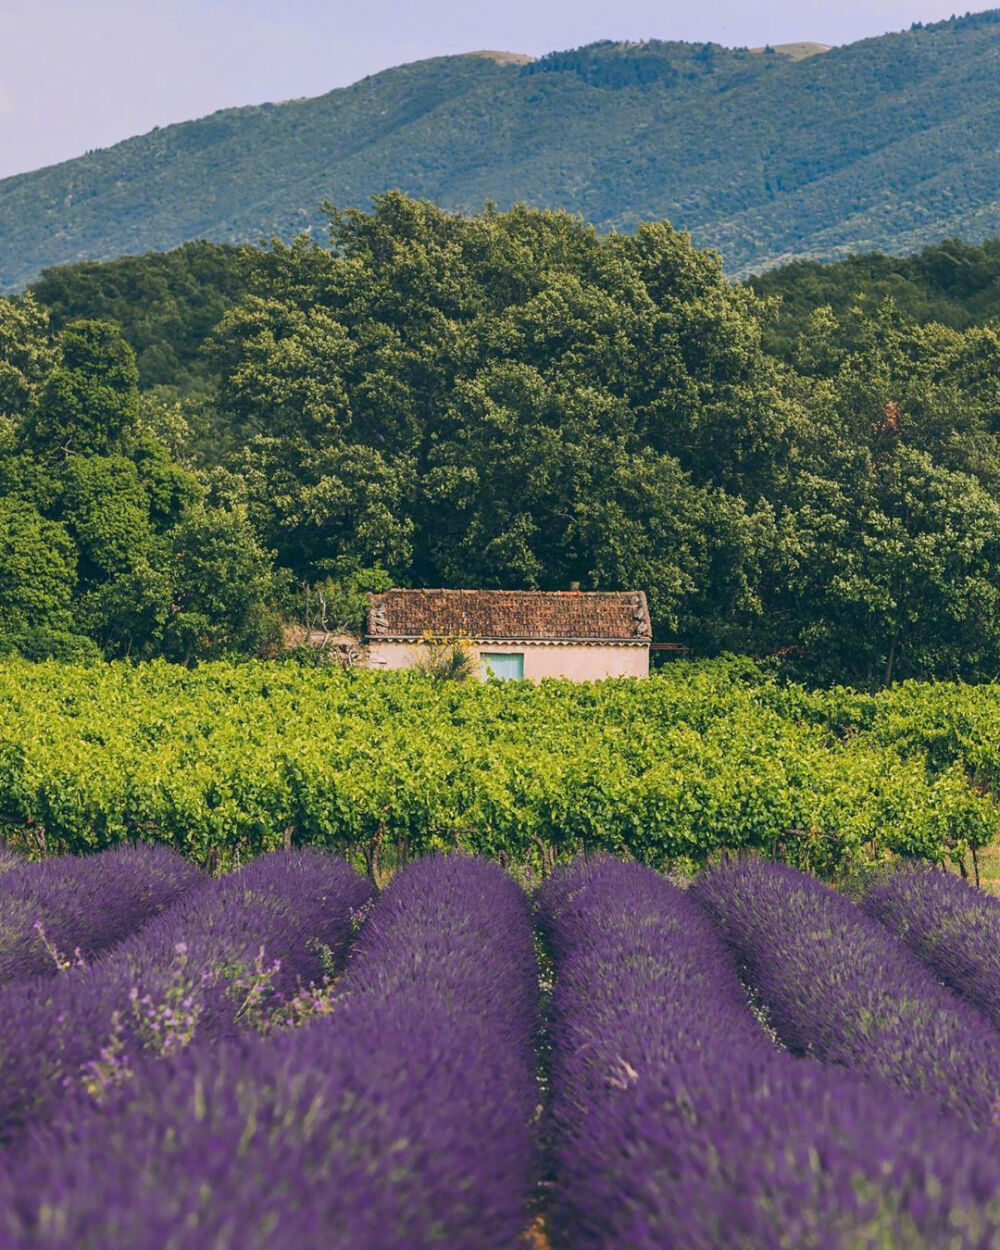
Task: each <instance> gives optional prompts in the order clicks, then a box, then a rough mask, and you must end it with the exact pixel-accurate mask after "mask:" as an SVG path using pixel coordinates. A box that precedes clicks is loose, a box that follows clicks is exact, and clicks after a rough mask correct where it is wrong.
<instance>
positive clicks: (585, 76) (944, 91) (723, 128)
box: [0, 9, 1000, 292]
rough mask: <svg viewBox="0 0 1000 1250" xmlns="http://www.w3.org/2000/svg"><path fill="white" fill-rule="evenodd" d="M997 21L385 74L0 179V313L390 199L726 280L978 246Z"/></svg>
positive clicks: (607, 49) (227, 112) (989, 189)
mask: <svg viewBox="0 0 1000 1250" xmlns="http://www.w3.org/2000/svg"><path fill="white" fill-rule="evenodd" d="M998 51H1000V10H997V9H994V10H990V11H987V12H980V13H968V14H966V15H965V16H956V17H953V18H951V19H949V20H947V21H942V22H934V23H931V24H929V25H924V24H922V23H919V22H918V23H915V24H914V25H913V26H912V27H911V28H910V29H908V30H905V31H898V32H894V33H891V34H886V35H882V36H879V37H878V38H873V39H863V40H860V41H859V42H857V43H851V44H847V45H845V46H843V47H838V48H832V49H829V50H825V51H824V50H823V49H822V47H821V46H820V45H815V44H814V45H811V46H810V45H800V46H799V47H798V48H794V47H793V48H791V49H788V48H786V49H784V50H782V49H780V48H778V49H776V48H760V49H757V50H752V49H749V48H726V47H723V46H721V45H720V44H716V43H682V42H678V41H664V40H657V39H653V40H648V41H643V42H638V43H637V42H611V41H603V42H600V43H594V44H590V45H588V46H586V47H582V48H575V49H569V50H564V51H555V52H551V53H549V54H548V55H546V56H542V57H540V58H539V59H537V60H532V59H531V58H530V57H526V56H519V55H517V54H516V52H515V53H510V52H506V53H505V52H479V53H470V54H468V55H462V56H440V57H433V58H431V59H430V60H424V61H417V62H414V63H412V64H407V65H399V66H396V67H394V68H392V69H387V70H385V71H383V72H382V73H379V74H374V75H372V76H371V77H367V78H364V79H362V80H361V81H360V82H356V83H354V84H353V85H351V86H348V87H343V88H338V89H337V90H334V91H330V92H328V93H327V94H325V95H322V96H318V97H315V98H310V99H296V100H285V101H282V102H281V103H268V104H255V105H252V106H249V107H242V108H228V109H223V110H220V111H219V112H216V113H213V114H211V115H210V116H208V117H202V118H199V119H197V120H194V121H189V122H183V123H180V124H178V125H170V126H163V127H157V128H156V129H154V130H152V131H151V132H149V133H148V134H144V135H137V136H134V137H133V138H130V139H127V140H125V141H124V142H122V143H117V144H115V145H114V146H112V147H109V148H105V149H99V150H96V151H90V152H87V153H85V154H84V155H81V156H79V157H77V158H76V159H74V160H70V161H64V162H63V163H61V164H59V165H53V166H50V167H48V168H45V169H39V170H35V171H32V172H30V173H23V174H18V175H16V176H14V177H10V178H4V179H2V180H0V239H2V240H3V247H2V248H0V292H6V291H21V290H22V289H23V288H24V287H25V285H26V284H28V283H30V282H33V281H35V280H37V278H38V275H39V273H40V272H41V270H43V269H45V268H48V267H51V266H53V265H59V264H65V263H71V262H75V261H79V260H84V259H88V260H89V259H111V258H114V257H118V256H122V255H125V254H141V253H144V252H148V251H150V250H154V249H155V250H158V251H167V250H169V249H171V248H175V247H178V246H179V245H180V244H182V243H184V242H188V241H191V240H194V239H211V240H214V241H216V242H229V243H238V242H244V241H246V242H253V241H255V240H257V239H260V238H261V237H265V238H269V237H271V236H276V237H279V238H282V239H284V240H285V241H286V242H288V241H290V240H291V239H292V238H294V237H295V236H296V235H297V234H299V233H300V232H302V231H303V230H309V231H312V232H313V233H314V236H315V237H316V238H317V239H321V238H324V237H325V221H324V218H323V214H322V212H321V211H320V208H319V206H320V204H321V202H322V200H323V198H324V197H325V196H329V197H330V198H331V199H333V200H334V201H336V202H337V203H338V204H359V205H367V204H368V203H369V200H370V197H371V196H373V195H378V194H380V193H382V192H385V191H389V190H392V189H394V188H399V189H401V190H403V191H405V192H407V193H408V194H410V195H412V196H415V197H420V198H426V199H430V200H433V201H434V202H435V203H436V204H440V205H442V206H443V207H445V208H448V209H450V210H452V211H456V212H466V213H471V212H475V211H477V210H478V209H479V208H480V207H481V205H482V204H483V203H484V202H486V201H494V202H496V203H497V205H498V206H499V207H500V208H504V209H506V208H510V207H512V206H513V205H514V204H516V203H526V204H530V205H532V206H534V207H536V208H550V209H564V210H566V211H568V212H572V213H574V214H579V215H580V216H582V217H583V218H584V219H585V220H587V221H589V222H592V223H593V224H594V225H595V226H596V227H597V228H598V229H599V230H601V231H604V232H608V231H612V230H618V231H622V232H631V231H633V230H635V229H636V228H637V227H638V226H639V225H640V224H641V223H642V222H648V221H658V220H663V219H668V220H670V221H671V222H673V223H675V224H676V225H677V226H679V227H681V228H683V229H685V230H690V231H691V233H692V237H693V238H694V240H695V242H696V243H697V244H698V245H699V246H702V247H714V248H718V249H719V251H720V252H721V253H722V255H723V257H724V258H725V262H726V265H727V267H728V269H729V272H730V273H731V275H733V276H740V277H742V276H746V275H748V274H751V273H759V272H760V271H762V270H764V269H767V268H769V267H770V266H773V265H779V264H782V263H783V262H785V261H788V260H791V259H793V258H794V259H819V260H830V259H836V258H842V257H843V256H845V255H847V254H849V253H851V252H858V251H867V250H871V249H872V248H879V249H881V250H883V251H887V252H892V253H905V252H912V251H915V250H916V249H918V248H920V247H922V246H926V245H928V244H934V243H937V242H938V241H939V240H940V239H942V238H945V237H947V236H950V235H961V236H962V237H963V238H965V239H968V240H970V241H972V242H979V241H980V240H982V239H984V238H985V237H987V236H988V235H995V234H997V233H998V231H1000V177H998V174H1000V166H998V164H997V159H996V142H995V136H996V115H997V104H998V98H997V86H998V78H997V72H996V64H997V56H998Z"/></svg>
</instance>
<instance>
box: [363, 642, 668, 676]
mask: <svg viewBox="0 0 1000 1250" xmlns="http://www.w3.org/2000/svg"><path fill="white" fill-rule="evenodd" d="M474 649H475V650H476V651H477V652H480V651H488V652H492V653H494V654H497V653H499V654H501V655H503V654H510V653H511V652H520V653H521V654H523V656H524V676H525V678H526V679H527V680H531V681H541V680H542V678H544V677H567V678H569V680H570V681H599V680H601V679H602V678H604V677H648V676H649V648H648V646H645V645H642V646H625V647H611V646H601V645H600V644H599V643H596V644H593V645H590V646H580V645H577V644H574V643H544V642H543V643H538V642H530V643H502V642H496V643H494V642H490V643H482V644H477V645H476V647H475V648H474ZM419 651H420V644H418V643H409V642H379V641H377V640H375V641H372V642H370V643H369V644H368V667H369V668H384V669H390V668H412V667H413V665H414V663H415V661H416V657H417V655H418V653H419Z"/></svg>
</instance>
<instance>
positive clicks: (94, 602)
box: [0, 298, 275, 663]
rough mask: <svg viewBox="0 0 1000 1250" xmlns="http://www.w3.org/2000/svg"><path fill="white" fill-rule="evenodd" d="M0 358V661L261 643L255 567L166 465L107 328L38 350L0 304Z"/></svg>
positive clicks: (69, 335) (230, 515) (262, 587)
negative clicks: (0, 656) (17, 656)
mask: <svg viewBox="0 0 1000 1250" xmlns="http://www.w3.org/2000/svg"><path fill="white" fill-rule="evenodd" d="M0 353H2V355H0V654H6V653H10V652H11V651H13V652H17V653H20V654H23V655H27V656H30V657H35V656H51V655H56V656H63V657H66V658H70V657H73V658H87V657H91V658H93V657H98V656H100V654H101V653H102V652H103V654H105V655H108V656H116V655H117V656H131V657H134V658H136V659H140V658H142V657H143V656H148V655H169V656H172V658H174V659H177V660H181V661H183V662H187V663H190V662H192V661H193V660H194V659H196V658H197V657H198V656H199V655H202V656H203V655H209V654H212V653H213V652H216V653H218V652H227V651H230V652H239V651H246V650H248V649H252V648H254V647H256V646H259V645H261V644H262V643H263V642H264V640H265V639H266V638H268V637H269V636H272V635H273V633H274V630H275V622H274V619H273V616H272V615H271V612H270V608H269V604H270V602H271V600H272V599H273V597H274V586H275V582H274V573H273V569H272V566H271V560H270V556H269V553H268V552H267V551H266V550H265V549H264V548H263V547H262V546H261V544H260V542H259V540H258V538H257V535H256V534H255V533H254V530H253V528H252V526H251V525H250V522H249V520H248V519H247V517H246V514H245V510H244V509H241V508H240V507H239V506H232V507H227V506H220V505H218V504H216V503H213V502H211V501H209V500H207V499H206V497H205V496H206V490H205V486H204V484H203V483H202V482H201V481H199V480H198V478H197V477H195V476H194V474H192V473H191V472H190V471H189V470H188V469H186V468H184V467H183V466H182V465H181V464H179V463H178V462H177V461H176V460H175V459H174V458H173V457H172V456H171V454H170V451H169V450H168V448H167V446H166V444H165V443H164V441H163V440H162V439H161V438H160V437H159V436H158V433H157V431H156V429H155V428H154V425H153V423H151V421H150V419H149V416H148V413H144V411H143V405H142V402H141V400H140V394H139V385H138V373H137V370H136V363H135V353H134V352H133V350H132V348H131V347H130V346H129V344H128V343H126V342H125V340H124V339H123V338H122V337H121V334H120V333H119V331H118V330H117V329H116V328H115V326H114V325H112V324H111V323H110V322H106V321H94V320H76V321H72V322H70V323H69V324H68V325H66V326H65V327H64V328H63V329H62V330H60V331H59V332H58V333H57V334H55V335H49V334H47V333H46V317H45V314H44V313H43V311H42V310H41V309H40V307H39V306H38V305H37V304H36V303H35V301H34V300H33V299H30V298H29V299H27V300H25V301H24V302H23V303H20V304H18V305H14V304H10V303H5V302H0Z"/></svg>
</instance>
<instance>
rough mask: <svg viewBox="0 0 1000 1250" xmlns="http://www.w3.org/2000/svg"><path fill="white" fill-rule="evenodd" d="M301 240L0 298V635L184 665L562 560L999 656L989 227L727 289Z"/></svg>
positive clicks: (607, 239) (939, 660) (863, 652)
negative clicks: (372, 604) (405, 588)
mask: <svg viewBox="0 0 1000 1250" xmlns="http://www.w3.org/2000/svg"><path fill="white" fill-rule="evenodd" d="M330 225H331V242H330V245H329V246H321V245H319V244H318V243H316V242H315V241H313V240H310V239H305V238H303V239H301V240H300V241H298V242H297V243H295V244H293V245H290V246H289V245H284V244H280V243H276V244H274V245H273V246H272V247H269V248H241V249H235V248H229V247H224V246H220V245H214V244H207V243H199V244H189V245H187V246H185V247H184V248H181V249H179V250H178V251H176V252H172V253H168V254H166V255H155V254H154V255H150V256H146V257H135V258H126V259H124V260H120V261H115V262H111V263H108V264H86V265H74V266H68V267H64V268H61V269H57V270H51V271H48V272H47V273H46V274H45V275H44V276H43V277H42V279H41V280H40V281H39V282H38V283H37V284H36V286H35V288H34V289H33V291H32V292H30V293H29V294H28V295H27V296H25V297H24V298H22V299H12V300H7V301H0V414H3V415H0V512H2V513H3V516H2V518H0V521H2V528H3V533H4V540H3V544H2V545H0V648H2V649H6V650H8V651H10V650H16V651H21V652H22V653H25V654H29V655H44V654H48V653H50V652H53V651H54V652H57V653H62V654H74V655H77V654H85V653H88V652H89V653H91V654H95V655H96V654H104V655H106V656H132V657H141V656H151V655H159V654H165V655H168V656H170V657H172V658H175V659H178V660H181V661H186V662H188V663H191V662H194V661H195V660H197V659H198V658H200V657H204V656H210V655H218V654H220V653H227V652H230V653H231V652H236V653H252V652H259V651H260V650H261V648H265V649H266V648H267V647H269V646H270V647H274V646H275V645H276V641H277V638H278V632H279V627H280V623H281V620H282V619H287V618H288V617H289V616H290V615H294V614H295V613H296V612H298V611H300V607H299V605H300V603H302V602H304V601H305V599H306V596H305V594H304V588H306V587H315V586H316V585H317V584H318V583H322V584H323V587H324V593H323V595H322V596H321V600H322V602H323V603H325V604H326V605H328V608H329V610H330V611H331V612H332V613H333V614H334V615H335V616H337V617H338V623H339V622H340V620H342V621H343V623H349V621H350V620H351V619H352V618H354V617H356V614H357V610H358V605H359V602H360V596H361V592H362V591H363V590H364V589H366V588H368V587H379V586H384V585H386V584H387V583H390V582H395V583H397V584H413V585H450V586H487V587H488V586H495V587H540V588H557V587H564V586H566V585H568V584H570V583H571V582H574V581H576V582H580V583H581V584H582V585H583V586H585V587H590V588H616V587H626V586H629V587H631V586H637V587H642V588H644V589H645V590H646V591H647V592H648V594H649V598H650V604H651V608H652V613H653V618H654V627H655V629H656V632H657V635H658V636H659V637H661V638H672V639H678V640H680V641H683V642H685V643H687V644H688V645H689V646H690V647H691V648H692V650H693V651H694V652H695V653H696V654H711V653H715V652H718V651H721V650H735V651H741V652H748V653H751V654H754V655H756V656H772V657H775V661H774V662H775V663H780V664H781V665H783V666H785V667H788V668H791V669H794V670H796V671H798V672H800V673H803V672H804V673H806V674H808V675H809V676H810V677H811V678H814V679H817V680H844V681H854V682H862V683H864V682H871V683H879V682H888V681H892V680H895V679H896V678H898V677H901V676H960V677H966V678H978V677H983V676H994V675H995V674H996V673H997V671H998V670H1000V336H998V333H997V330H996V328H995V327H994V326H993V325H992V324H991V321H990V318H991V317H992V316H994V315H995V312H996V308H997V304H998V303H1000V295H998V282H997V277H998V275H1000V243H998V242H996V241H994V242H991V243H987V244H985V245H984V246H983V247H981V248H973V247H967V246H965V245H962V244H960V243H957V242H954V241H948V242H946V243H944V244H942V245H941V246H940V247H938V248H930V249H927V250H925V251H924V252H922V253H920V254H919V255H917V256H914V257H910V258H906V259H892V258H889V257H883V256H864V257H852V258H850V259H849V260H847V261H844V262H841V263H839V264H836V265H830V266H819V265H793V266H789V267H788V268H786V269H784V270H779V271H776V272H775V273H773V274H770V275H767V276H766V277H765V278H761V279H758V280H755V282H754V284H753V286H752V287H748V286H734V285H733V284H731V283H730V282H729V281H728V280H727V279H726V278H725V277H724V275H723V273H722V270H721V266H720V262H719V260H718V258H717V257H716V256H715V255H714V254H713V253H710V252H701V251H698V250H697V249H695V248H694V247H693V246H692V245H691V243H690V241H689V239H688V237H687V236H686V235H684V234H682V233H680V232H677V231H674V230H672V229H671V228H670V227H669V226H668V225H666V224H664V223H661V224H651V225H646V226H643V227H642V228H641V229H640V230H639V231H638V232H637V233H636V234H634V235H611V236H602V235H599V234H598V233H597V232H596V231H594V230H593V229H592V228H590V227H588V226H585V225H583V224H582V223H581V222H580V221H579V220H578V219H577V218H574V217H572V216H570V215H568V214H561V213H545V212H539V211H535V210H530V209H527V208H515V209H513V210H511V211H509V212H499V211H496V210H488V211H486V212H484V213H482V214H480V215H479V216H476V217H463V216H458V215H452V214H449V213H447V212H444V211H443V210H441V209H439V208H436V207H434V206H433V205H431V204H429V203H427V202H423V201H414V200H411V199H408V198H407V197H405V196H403V195H402V194H399V193H389V194H387V195H385V196H382V197H380V198H379V199H378V200H377V201H376V202H375V206H374V209H373V211H372V212H370V213H364V212H361V211H353V210H352V211H348V212H343V213H341V212H336V211H333V210H331V214H330ZM773 296H780V302H779V301H778V300H776V299H772V298H770V297H773ZM309 602H310V603H315V602H317V598H316V597H315V596H312V595H310V596H309Z"/></svg>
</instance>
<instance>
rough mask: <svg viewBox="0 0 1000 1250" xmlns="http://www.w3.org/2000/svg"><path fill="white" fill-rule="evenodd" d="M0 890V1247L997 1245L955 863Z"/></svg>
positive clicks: (108, 883) (994, 1127)
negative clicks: (847, 885)
mask: <svg viewBox="0 0 1000 1250" xmlns="http://www.w3.org/2000/svg"><path fill="white" fill-rule="evenodd" d="M0 874H2V875H0V1243H2V1244H3V1245H4V1247H9V1248H10V1250H107V1248H109V1247H119V1246H120V1247H125V1246H127V1247H129V1248H130V1250H163V1248H164V1247H169V1250H203V1248H204V1247H212V1248H213V1250H237V1248H238V1250H265V1247H266V1248H267V1250H301V1247H304V1246H320V1245H323V1246H336V1247H345V1248H346V1247H351V1248H352V1250H417V1248H420V1247H432V1246H447V1247H449V1248H450V1250H451V1248H454V1250H491V1248H493V1247H496V1248H497V1250H512V1248H516V1247H518V1246H521V1247H523V1248H524V1250H542V1248H545V1247H551V1248H552V1250H587V1248H588V1247H592V1248H595V1250H596V1248H599V1247H600V1248H610V1247H619V1246H628V1247H630V1248H635V1250H654V1248H655V1250H661V1248H662V1247H665V1246H678V1247H680V1246H683V1247H685V1250H720V1248H721V1250H725V1248H727V1247H732V1248H733V1250H736V1248H742V1250H758V1248H759V1250H775V1248H777V1250H888V1248H890V1247H893V1248H895V1247H906V1248H907V1250H939V1248H943V1247H947V1248H948V1250H996V1247H997V1246H998V1245H1000V1072H998V1067H997V1063H996V1059H997V1056H998V1054H1000V1031H998V1022H1000V1021H998V1005H1000V963H998V961H997V954H996V952H997V951H998V950H1000V900H996V899H994V898H992V897H991V896H989V895H987V894H985V893H982V892H980V891H979V890H977V889H976V888H975V887H974V886H972V885H971V884H969V883H967V882H963V881H961V880H960V879H958V878H957V877H956V876H954V875H948V874H945V873H943V872H940V871H935V870H933V869H930V868H927V867H917V866H912V865H911V866H898V867H897V868H896V869H895V870H893V871H891V872H886V871H882V872H880V873H877V874H875V875H874V876H872V877H871V878H870V879H869V881H868V885H867V888H866V889H864V890H863V891H862V892H861V893H859V894H858V895H857V896H856V900H855V899H851V898H849V897H848V896H846V895H845V894H843V893H838V892H835V891H834V890H833V889H831V888H830V887H828V886H826V885H824V884H823V883H821V882H820V881H819V880H817V879H816V878H815V877H813V876H811V875H808V874H805V873H802V872H800V871H798V870H796V869H794V868H791V867H789V866H787V865H783V864H777V863H772V862H770V861H768V860H767V859H764V858H762V857H760V856H750V857H741V858H739V859H731V860H728V861H727V862H725V863H722V864H720V865H718V866H716V867H714V868H709V869H707V870H705V871H703V872H702V873H700V874H699V875H698V877H697V878H696V879H695V881H694V883H693V885H692V886H691V887H690V888H688V889H682V888H680V887H678V886H677V885H675V884H673V883H672V882H670V881H669V880H668V879H667V878H666V877H664V876H663V875H661V874H659V873H657V872H655V871H653V870H652V869H650V868H648V867H646V866H644V865H641V864H638V863H636V862H635V861H628V862H626V861H623V860H620V859H615V858H613V857H610V856H596V857H592V858H590V859H589V860H588V859H584V858H580V859H577V860H576V861H574V862H573V863H569V864H563V865H560V866H558V867H557V868H556V869H555V870H554V872H553V873H551V874H550V875H549V876H548V877H547V879H546V880H545V881H544V882H543V883H542V884H541V886H539V887H537V888H535V889H534V890H533V891H531V892H526V891H525V890H524V889H522V887H521V886H520V885H518V884H517V883H516V882H515V880H514V879H513V877H511V876H510V875H508V874H507V873H505V872H504V871H503V870H502V869H501V868H500V867H499V866H498V865H496V864H495V863H492V862H489V861H487V860H485V859H482V858H475V857H471V856H468V855H463V854H458V855H450V856H444V855H429V856H425V857H423V858H422V859H418V860H415V861H414V862H412V863H410V864H409V865H408V866H407V867H405V868H404V869H402V870H401V871H399V872H398V873H397V874H396V875H395V877H394V879H393V881H392V882H391V884H389V885H388V886H387V887H386V888H384V889H383V890H381V891H378V890H376V888H375V887H374V886H373V885H372V884H371V882H370V881H369V880H368V879H366V878H365V877H364V876H363V875H362V874H361V873H359V872H358V871H356V870H355V869H354V868H352V867H351V866H350V865H349V864H348V863H347V862H346V861H345V860H344V859H343V858H342V857H341V856H336V855H330V854H326V853H321V852H317V851H315V850H312V849H293V850H291V851H285V850H279V851H277V852H275V853H274V854H271V855H267V856H263V857H259V858H257V859H254V860H251V861H250V862H249V863H247V864H245V865H244V866H242V867H241V868H239V869H238V870H235V871H233V872H231V873H228V874H224V875H222V876H215V877H212V876H209V875H207V874H205V873H203V872H201V871H200V870H198V869H195V868H192V867H191V866H190V864H189V863H188V862H187V861H185V860H184V859H183V858H182V857H181V856H179V855H177V854H176V853H175V852H173V851H170V850H168V849H166V848H163V847H155V846H154V847H147V846H141V845H140V846H137V847H135V848H118V849H114V850H111V851H105V852H102V853H100V854H98V855H95V856H89V857H85V858H82V859H75V858H67V859H50V860H46V861H42V862H30V861H28V860H26V859H25V858H24V857H22V856H19V855H18V854H16V853H12V852H9V851H5V852H4V854H3V856H2V857H0ZM87 903H89V904H91V906H90V907H89V908H88V907H87V906H86V905H85V904H87ZM88 914H89V919H88ZM911 918H912V923H911ZM39 961H41V963H40V962H39ZM46 963H47V965H48V966H44V967H43V966H42V965H44V964H46Z"/></svg>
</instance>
